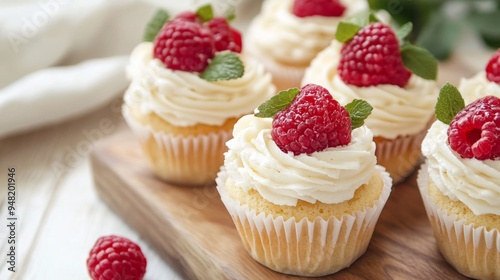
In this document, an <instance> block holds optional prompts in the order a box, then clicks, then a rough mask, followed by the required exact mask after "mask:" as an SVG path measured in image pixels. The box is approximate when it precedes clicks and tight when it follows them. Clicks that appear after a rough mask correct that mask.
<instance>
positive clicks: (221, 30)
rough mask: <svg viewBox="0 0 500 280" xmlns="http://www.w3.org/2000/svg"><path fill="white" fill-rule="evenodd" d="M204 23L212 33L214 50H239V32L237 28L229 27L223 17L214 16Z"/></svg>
mask: <svg viewBox="0 0 500 280" xmlns="http://www.w3.org/2000/svg"><path fill="white" fill-rule="evenodd" d="M205 24H206V27H207V28H208V29H209V30H210V32H211V33H212V39H213V40H214V47H215V51H224V50H229V51H232V52H237V53H240V52H241V48H242V44H241V34H240V33H239V32H238V30H236V29H233V28H231V26H230V25H229V23H228V22H227V20H226V19H225V18H223V17H216V18H214V19H211V20H210V21H208V22H207V23H205Z"/></svg>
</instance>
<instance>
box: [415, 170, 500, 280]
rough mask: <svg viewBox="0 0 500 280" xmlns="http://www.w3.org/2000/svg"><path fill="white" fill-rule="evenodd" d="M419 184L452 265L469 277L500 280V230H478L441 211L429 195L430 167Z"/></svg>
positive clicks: (427, 208) (437, 238) (442, 247)
mask: <svg viewBox="0 0 500 280" xmlns="http://www.w3.org/2000/svg"><path fill="white" fill-rule="evenodd" d="M417 183H418V186H419V189H420V194H421V195H422V199H423V201H424V205H425V210H426V211H427V216H428V217H429V221H430V223H431V225H432V227H433V230H434V235H435V237H436V243H437V245H438V247H439V250H440V251H441V254H442V255H443V257H444V258H445V259H446V260H447V261H448V263H450V264H451V265H452V266H453V267H455V268H456V269H457V270H458V272H460V273H462V274H463V275H465V276H468V277H472V278H477V279H500V231H499V230H498V229H491V230H487V229H486V228H485V227H484V226H480V227H475V225H474V224H473V223H467V221H466V220H465V219H458V217H457V215H455V214H452V215H448V213H447V212H446V211H445V210H442V209H440V208H439V207H438V206H437V205H436V204H435V203H434V200H433V199H432V197H431V196H430V195H429V191H428V188H429V177H428V172H427V164H423V165H422V167H421V169H420V170H419V172H418V177H417Z"/></svg>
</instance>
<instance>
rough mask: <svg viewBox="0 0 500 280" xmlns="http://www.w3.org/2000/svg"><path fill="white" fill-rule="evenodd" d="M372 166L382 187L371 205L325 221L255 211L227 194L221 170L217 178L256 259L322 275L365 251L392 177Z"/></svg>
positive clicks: (280, 267) (284, 268)
mask: <svg viewBox="0 0 500 280" xmlns="http://www.w3.org/2000/svg"><path fill="white" fill-rule="evenodd" d="M377 170H378V171H379V172H380V174H381V177H382V179H383V182H384V187H383V190H382V193H381V195H380V198H379V199H378V200H377V201H375V202H374V205H373V206H372V207H366V208H365V209H364V210H363V211H356V212H354V213H352V215H343V216H342V217H341V218H340V219H337V218H335V217H330V218H329V219H328V220H324V219H322V218H320V217H318V218H316V219H315V220H314V221H309V220H307V219H306V218H304V219H302V220H300V221H296V220H295V218H289V219H287V220H285V219H284V218H283V217H282V216H277V217H273V216H272V215H266V213H263V212H261V213H256V211H255V210H252V209H249V208H248V206H247V205H246V204H245V205H240V203H239V202H237V201H234V200H232V199H231V198H230V197H229V195H228V194H227V192H226V190H225V187H224V185H225V182H226V179H227V174H226V172H225V169H224V168H222V169H221V172H219V174H218V177H217V179H216V182H217V190H218V191H219V193H220V196H221V199H222V202H223V203H224V205H225V206H226V208H227V210H228V212H229V214H230V215H231V217H232V219H233V221H234V223H235V226H236V228H237V230H238V233H239V235H240V237H241V240H242V242H243V244H244V246H245V248H246V249H247V251H248V252H249V253H250V255H251V256H252V257H253V258H254V259H255V260H256V261H258V262H260V263H261V264H263V265H265V266H267V267H269V268H270V269H272V270H275V271H278V272H281V273H285V274H293V275H299V276H323V275H328V274H332V273H335V272H337V271H339V270H341V269H343V268H346V267H349V266H350V265H351V264H352V263H353V262H354V261H355V260H357V259H358V258H359V257H360V256H361V255H363V254H364V253H365V251H366V249H367V247H368V244H369V242H370V239H371V237H372V234H373V230H374V228H375V225H376V223H377V221H378V218H379V216H380V213H381V211H382V209H383V207H384V205H385V203H386V201H387V199H388V197H389V194H390V192H391V187H392V179H391V178H390V176H389V174H388V173H387V172H386V171H385V170H384V168H383V167H381V166H377Z"/></svg>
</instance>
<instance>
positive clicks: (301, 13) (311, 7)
mask: <svg viewBox="0 0 500 280" xmlns="http://www.w3.org/2000/svg"><path fill="white" fill-rule="evenodd" d="M344 12H345V7H344V5H342V4H341V3H340V1H339V0H295V1H294V3H293V7H292V13H293V14H294V15H296V16H298V17H309V16H324V17H340V16H342V15H343V14H344Z"/></svg>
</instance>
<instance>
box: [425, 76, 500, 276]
mask: <svg viewBox="0 0 500 280" xmlns="http://www.w3.org/2000/svg"><path fill="white" fill-rule="evenodd" d="M464 106H465V104H464V100H463V99H462V98H461V97H460V93H459V92H458V91H457V89H456V88H454V87H453V86H451V85H449V84H447V85H445V87H443V89H442V91H441V93H440V97H439V99H438V103H437V105H436V117H437V119H438V120H437V121H435V122H434V124H433V125H432V126H431V128H430V129H429V132H428V134H427V135H426V137H425V139H424V141H423V143H422V153H423V155H424V156H425V157H426V164H425V165H423V166H422V168H421V170H420V172H419V177H418V185H419V188H420V193H421V195H422V198H423V200H424V204H425V207H426V210H427V214H428V216H429V220H430V222H431V225H432V227H433V229H434V235H435V236H436V243H437V245H438V247H439V249H440V251H441V253H442V255H443V256H444V258H445V259H446V260H447V261H448V262H449V263H450V264H451V265H452V266H453V267H455V268H456V269H457V270H458V271H459V272H460V273H462V274H464V275H465V276H468V277H472V278H477V279H500V187H499V186H500V140H499V139H500V122H499V120H500V99H499V98H497V97H494V96H486V97H483V98H481V99H478V100H476V101H474V102H473V103H471V104H469V105H468V106H467V107H465V108H464Z"/></svg>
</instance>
